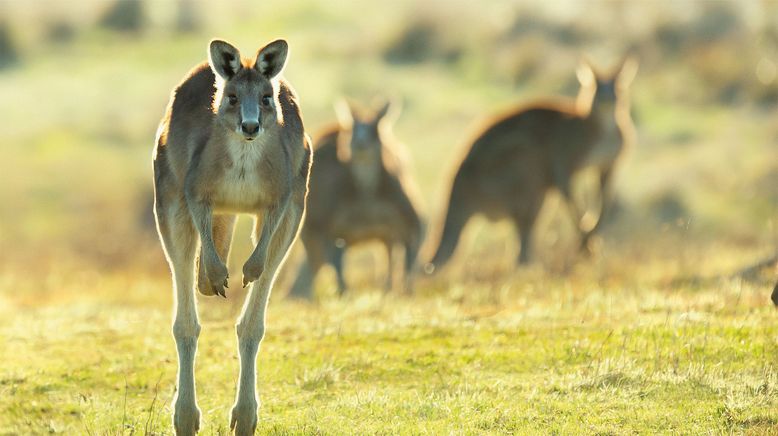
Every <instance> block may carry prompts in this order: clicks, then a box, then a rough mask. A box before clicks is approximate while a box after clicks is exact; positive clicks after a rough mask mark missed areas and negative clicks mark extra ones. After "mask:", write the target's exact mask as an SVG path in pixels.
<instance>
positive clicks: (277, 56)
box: [254, 39, 289, 79]
mask: <svg viewBox="0 0 778 436" xmlns="http://www.w3.org/2000/svg"><path fill="white" fill-rule="evenodd" d="M288 54H289V44H287V43H286V41H284V40H283V39H277V40H275V41H273V42H271V43H270V44H268V45H266V46H264V47H262V48H261V49H259V52H258V53H257V62H256V64H255V65H254V68H256V69H257V71H259V73H260V74H262V75H263V76H265V77H267V78H268V79H272V78H273V77H275V76H277V75H278V74H279V73H280V72H281V71H283V69H284V66H285V65H286V56H287V55H288Z"/></svg>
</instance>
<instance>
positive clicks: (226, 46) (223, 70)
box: [208, 39, 242, 80]
mask: <svg viewBox="0 0 778 436" xmlns="http://www.w3.org/2000/svg"><path fill="white" fill-rule="evenodd" d="M208 64H209V65H210V66H211V69H212V70H213V72H214V73H216V74H217V75H219V76H220V77H221V78H222V79H224V80H229V79H231V78H232V76H234V75H235V74H236V73H237V72H238V71H240V69H241V67H242V66H241V63H240V52H239V51H238V49H237V48H235V47H234V46H233V45H232V44H230V43H229V42H226V41H222V40H220V39H214V40H213V41H211V44H210V45H209V46H208Z"/></svg>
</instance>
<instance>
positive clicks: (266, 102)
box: [262, 95, 273, 106]
mask: <svg viewBox="0 0 778 436" xmlns="http://www.w3.org/2000/svg"><path fill="white" fill-rule="evenodd" d="M271 103H273V97H271V96H269V95H265V96H263V97H262V105H264V106H270V104H271Z"/></svg>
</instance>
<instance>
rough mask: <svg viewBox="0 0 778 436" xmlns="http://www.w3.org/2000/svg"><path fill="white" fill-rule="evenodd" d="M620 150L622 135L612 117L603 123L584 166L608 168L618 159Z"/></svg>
mask: <svg viewBox="0 0 778 436" xmlns="http://www.w3.org/2000/svg"><path fill="white" fill-rule="evenodd" d="M621 148H622V135H621V130H620V128H619V125H618V124H617V123H616V119H615V118H614V117H608V119H606V120H604V121H603V123H602V127H601V130H600V134H599V135H598V138H597V140H596V141H595V143H594V146H593V147H592V149H591V151H590V152H589V154H588V156H587V158H586V166H587V167H597V168H603V167H607V166H610V165H611V164H612V163H613V162H614V161H615V160H616V159H617V158H618V157H619V153H621Z"/></svg>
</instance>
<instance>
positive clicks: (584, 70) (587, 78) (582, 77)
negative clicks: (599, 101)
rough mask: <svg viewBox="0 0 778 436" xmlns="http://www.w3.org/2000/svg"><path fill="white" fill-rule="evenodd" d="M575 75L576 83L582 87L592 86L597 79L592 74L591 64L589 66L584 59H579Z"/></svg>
mask: <svg viewBox="0 0 778 436" xmlns="http://www.w3.org/2000/svg"><path fill="white" fill-rule="evenodd" d="M575 75H576V77H578V82H579V83H580V84H581V86H583V87H590V86H594V84H595V82H596V81H597V77H596V75H595V74H594V69H592V64H590V63H589V60H588V59H586V58H583V59H581V61H580V62H579V63H578V68H576V70H575Z"/></svg>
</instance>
